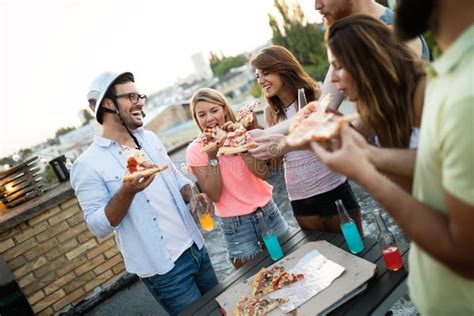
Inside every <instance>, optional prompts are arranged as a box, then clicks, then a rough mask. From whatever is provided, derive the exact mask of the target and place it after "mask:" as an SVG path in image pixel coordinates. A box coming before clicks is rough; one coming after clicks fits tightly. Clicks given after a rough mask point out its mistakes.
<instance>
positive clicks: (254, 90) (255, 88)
mask: <svg viewBox="0 0 474 316" xmlns="http://www.w3.org/2000/svg"><path fill="white" fill-rule="evenodd" d="M249 93H250V95H251V96H252V97H254V98H259V97H261V96H262V89H261V88H260V86H259V85H258V83H256V82H254V83H252V85H251V86H250V91H249Z"/></svg>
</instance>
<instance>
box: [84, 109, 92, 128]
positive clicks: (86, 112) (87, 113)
mask: <svg viewBox="0 0 474 316" xmlns="http://www.w3.org/2000/svg"><path fill="white" fill-rule="evenodd" d="M81 112H82V114H83V116H84V119H85V122H84V123H83V124H82V126H84V125H86V124H87V123H88V122H89V121H90V120H92V119H93V118H94V116H93V115H92V114H91V111H89V110H88V109H82V110H81Z"/></svg>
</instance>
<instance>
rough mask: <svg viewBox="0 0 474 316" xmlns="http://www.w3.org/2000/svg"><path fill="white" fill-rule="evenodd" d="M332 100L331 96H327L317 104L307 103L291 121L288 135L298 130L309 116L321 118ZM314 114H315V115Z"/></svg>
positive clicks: (314, 102)
mask: <svg viewBox="0 0 474 316" xmlns="http://www.w3.org/2000/svg"><path fill="white" fill-rule="evenodd" d="M331 100H332V95H331V94H327V95H326V96H325V97H324V98H323V99H321V100H320V101H319V102H316V101H313V102H310V103H308V104H307V105H306V106H305V107H304V108H302V109H300V110H299V111H298V112H297V113H296V114H295V117H294V119H293V120H292V121H291V124H290V127H289V131H290V133H291V132H292V131H293V130H294V129H296V128H298V126H300V124H301V123H302V122H303V121H305V120H306V119H307V118H308V117H310V116H313V117H314V116H317V117H321V116H324V114H325V113H326V109H327V107H328V106H329V103H330V102H331ZM315 113H316V114H315Z"/></svg>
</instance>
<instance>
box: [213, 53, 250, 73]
mask: <svg viewBox="0 0 474 316" xmlns="http://www.w3.org/2000/svg"><path fill="white" fill-rule="evenodd" d="M247 62H248V59H247V57H245V56H244V55H238V56H230V57H222V58H219V57H218V56H217V54H216V53H213V52H211V57H210V58H209V64H210V66H211V69H212V73H213V74H214V76H215V77H218V78H219V77H222V76H224V75H226V74H227V73H228V72H229V71H230V70H231V69H232V68H235V67H240V66H242V65H244V64H245V63H247Z"/></svg>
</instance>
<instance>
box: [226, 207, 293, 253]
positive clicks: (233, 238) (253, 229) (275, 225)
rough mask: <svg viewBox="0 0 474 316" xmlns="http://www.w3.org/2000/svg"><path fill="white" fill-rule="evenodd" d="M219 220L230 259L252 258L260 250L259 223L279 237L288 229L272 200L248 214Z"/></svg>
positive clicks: (260, 231)
mask: <svg viewBox="0 0 474 316" xmlns="http://www.w3.org/2000/svg"><path fill="white" fill-rule="evenodd" d="M220 221H221V227H222V231H223V232H224V238H225V241H226V246H227V252H228V254H229V259H230V260H231V261H233V260H235V259H248V258H252V257H254V256H255V255H256V254H258V253H259V252H260V251H261V250H262V227H261V225H267V226H268V227H269V228H270V229H271V230H272V231H273V232H274V233H275V234H276V235H277V236H278V237H279V238H281V237H283V236H284V235H285V234H286V233H287V231H288V225H287V223H286V222H285V220H284V219H283V217H282V216H281V213H280V210H279V209H278V206H277V205H276V204H275V202H273V200H270V202H268V203H267V204H266V205H265V206H263V207H259V208H257V210H255V212H253V213H250V214H248V215H242V216H234V217H220Z"/></svg>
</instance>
